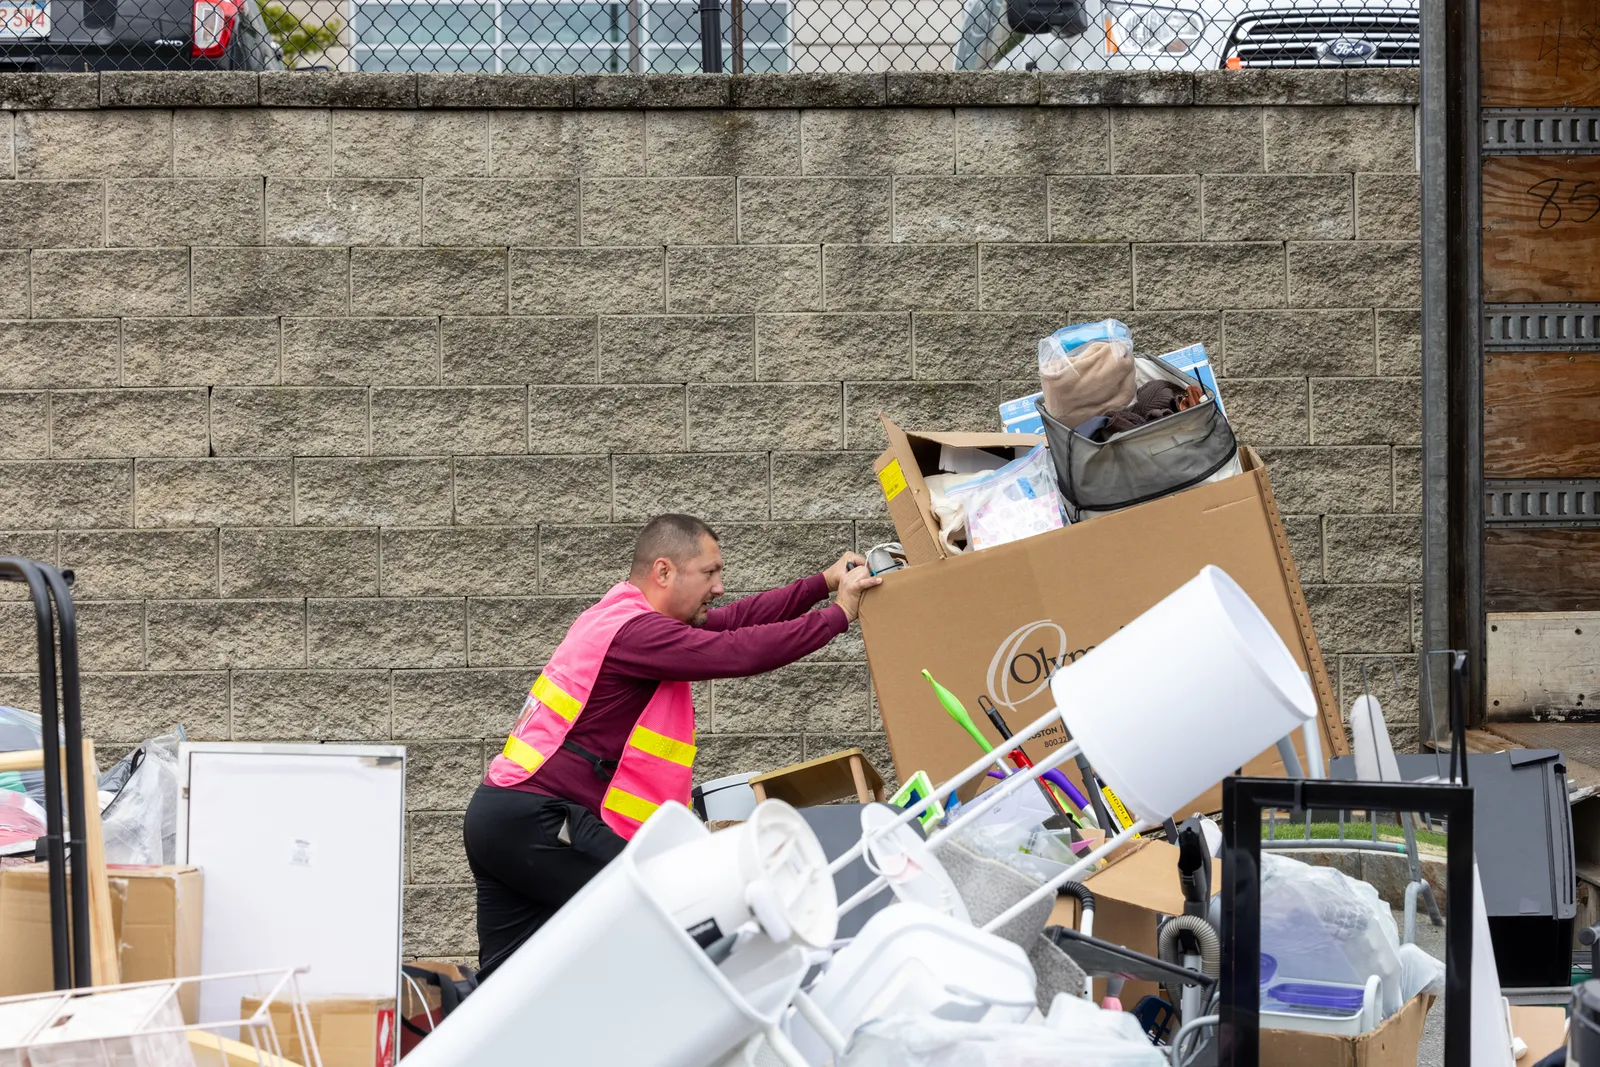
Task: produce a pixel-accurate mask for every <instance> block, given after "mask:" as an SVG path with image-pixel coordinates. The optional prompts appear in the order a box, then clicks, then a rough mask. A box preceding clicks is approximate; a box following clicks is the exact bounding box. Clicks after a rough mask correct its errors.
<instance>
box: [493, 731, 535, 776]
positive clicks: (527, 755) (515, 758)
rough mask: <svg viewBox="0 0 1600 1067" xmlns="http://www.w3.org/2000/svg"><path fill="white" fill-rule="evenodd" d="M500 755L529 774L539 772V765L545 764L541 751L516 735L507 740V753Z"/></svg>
mask: <svg viewBox="0 0 1600 1067" xmlns="http://www.w3.org/2000/svg"><path fill="white" fill-rule="evenodd" d="M500 754H501V755H502V756H504V757H505V758H506V759H508V760H510V761H511V762H512V763H515V764H516V765H517V766H518V767H521V768H522V769H523V770H525V771H527V772H528V773H529V774H532V773H533V772H534V771H536V770H538V769H539V764H541V763H543V762H544V757H543V756H541V755H540V754H539V750H538V749H536V748H534V747H533V746H532V745H530V744H528V742H526V741H524V740H523V739H522V738H520V737H518V736H517V735H516V734H512V735H511V736H510V737H508V738H506V747H505V751H503V752H501V753H500Z"/></svg>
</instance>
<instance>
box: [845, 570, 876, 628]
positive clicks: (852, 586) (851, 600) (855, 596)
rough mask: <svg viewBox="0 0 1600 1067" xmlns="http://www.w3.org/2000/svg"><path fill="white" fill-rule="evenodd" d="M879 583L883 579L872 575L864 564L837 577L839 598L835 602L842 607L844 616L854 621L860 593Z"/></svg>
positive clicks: (859, 601)
mask: <svg viewBox="0 0 1600 1067" xmlns="http://www.w3.org/2000/svg"><path fill="white" fill-rule="evenodd" d="M841 562H842V561H841ZM881 584H883V579H882V578H879V577H876V576H874V575H873V574H872V573H871V572H869V571H868V570H867V568H866V567H865V566H862V567H855V568H853V569H851V570H849V571H846V572H845V575H844V577H843V578H841V579H839V598H838V600H836V601H835V603H836V604H838V605H839V606H840V607H841V608H843V609H844V617H845V618H847V619H849V620H850V621H851V622H855V621H856V616H857V615H859V614H860V613H861V594H862V593H863V592H865V591H866V590H868V589H871V588H872V587H873V586H875V585H881Z"/></svg>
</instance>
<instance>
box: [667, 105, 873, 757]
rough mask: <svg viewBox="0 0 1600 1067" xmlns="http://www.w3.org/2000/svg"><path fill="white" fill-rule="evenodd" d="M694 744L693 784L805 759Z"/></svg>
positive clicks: (790, 747) (775, 749) (778, 741)
mask: <svg viewBox="0 0 1600 1067" xmlns="http://www.w3.org/2000/svg"><path fill="white" fill-rule="evenodd" d="M880 77H881V75H880ZM696 741H697V742H698V745H699V751H697V752H696V753H695V757H694V780H695V781H696V782H709V781H712V780H713V779H717V778H722V777H724V776H726V775H730V774H748V773H749V772H750V771H751V770H755V769H759V770H763V771H775V770H777V769H778V768H779V767H787V766H788V765H789V764H791V763H799V762H800V761H801V760H803V759H804V758H805V742H804V740H803V739H802V738H801V736H800V735H799V734H778V735H773V734H707V735H706V736H704V737H699V738H696Z"/></svg>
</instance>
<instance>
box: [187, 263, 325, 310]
mask: <svg viewBox="0 0 1600 1067" xmlns="http://www.w3.org/2000/svg"><path fill="white" fill-rule="evenodd" d="M193 255H194V313H195V314H196V315H343V314H345V313H346V312H347V311H348V310H349V301H350V253H349V251H348V250H346V249H343V248H196V249H195V250H194V253H193Z"/></svg>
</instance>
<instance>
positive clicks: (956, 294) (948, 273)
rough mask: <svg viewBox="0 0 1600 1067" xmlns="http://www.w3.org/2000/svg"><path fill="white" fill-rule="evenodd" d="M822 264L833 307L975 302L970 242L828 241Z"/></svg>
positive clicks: (908, 307) (876, 308)
mask: <svg viewBox="0 0 1600 1067" xmlns="http://www.w3.org/2000/svg"><path fill="white" fill-rule="evenodd" d="M823 264H824V271H823V273H824V284H825V286H826V291H827V298H828V310H829V311H910V310H912V309H920V308H950V309H961V308H972V307H975V306H976V305H977V299H978V260H977V256H976V254H975V253H974V250H973V248H972V247H971V246H970V245H969V246H966V247H962V246H959V245H951V246H940V245H829V246H827V247H826V248H824V249H823Z"/></svg>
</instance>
